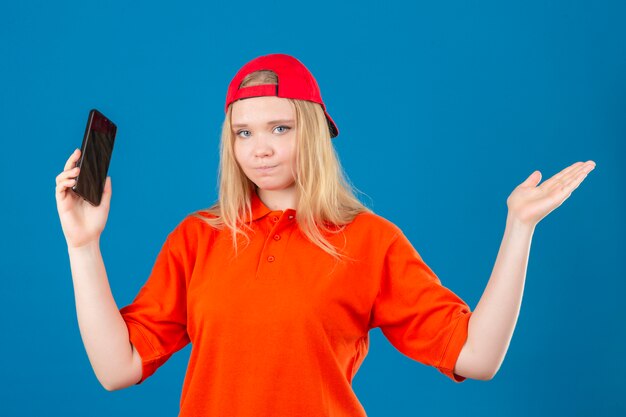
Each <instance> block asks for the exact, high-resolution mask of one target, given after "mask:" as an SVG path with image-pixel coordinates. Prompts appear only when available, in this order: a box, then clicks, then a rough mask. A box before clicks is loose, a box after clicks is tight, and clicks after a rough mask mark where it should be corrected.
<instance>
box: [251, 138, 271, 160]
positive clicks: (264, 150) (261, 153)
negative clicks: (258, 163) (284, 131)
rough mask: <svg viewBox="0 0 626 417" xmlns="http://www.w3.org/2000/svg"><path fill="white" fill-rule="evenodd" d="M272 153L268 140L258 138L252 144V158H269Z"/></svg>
mask: <svg viewBox="0 0 626 417" xmlns="http://www.w3.org/2000/svg"><path fill="white" fill-rule="evenodd" d="M273 153H274V150H273V149H272V146H271V144H270V143H269V138H265V137H260V138H258V139H257V140H256V142H255V144H254V156H256V157H258V158H262V157H265V156H271V155H272V154H273Z"/></svg>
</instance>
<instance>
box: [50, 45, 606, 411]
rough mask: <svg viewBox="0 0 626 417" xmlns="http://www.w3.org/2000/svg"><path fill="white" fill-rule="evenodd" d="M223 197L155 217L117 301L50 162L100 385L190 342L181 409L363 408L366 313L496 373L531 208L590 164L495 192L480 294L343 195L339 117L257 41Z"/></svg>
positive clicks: (422, 348)
mask: <svg viewBox="0 0 626 417" xmlns="http://www.w3.org/2000/svg"><path fill="white" fill-rule="evenodd" d="M225 110H226V117H225V120H224V124H223V128H222V137H221V159H220V185H219V201H218V202H217V203H216V204H215V205H214V206H212V207H210V208H208V209H205V210H198V211H197V212H194V213H191V214H189V215H188V216H186V217H185V218H184V219H183V220H182V221H181V222H180V223H179V224H178V225H177V227H176V228H175V229H174V230H173V231H172V232H171V233H170V234H169V235H168V237H167V239H166V241H165V243H164V245H163V247H162V249H161V251H160V253H159V255H158V257H157V259H156V262H155V265H154V268H153V270H152V272H151V274H150V276H149V278H148V280H147V281H146V283H145V285H144V286H143V288H142V289H141V291H140V292H139V294H138V295H137V297H136V298H135V300H134V301H133V302H132V303H131V304H130V305H127V306H125V307H123V308H122V309H119V310H118V308H117V306H116V304H115V301H114V299H113V297H112V295H111V291H110V287H109V284H108V281H107V276H106V272H105V267H104V263H103V260H102V256H101V254H100V251H99V238H100V234H101V233H102V230H103V229H104V226H105V223H106V219H107V216H108V210H109V205H110V199H111V194H112V188H111V179H110V178H107V182H106V186H105V191H104V195H103V199H102V203H101V205H100V206H98V207H93V206H90V205H89V204H88V203H85V202H84V201H82V200H81V199H80V198H79V197H77V196H76V195H74V194H73V193H72V192H68V190H67V189H68V187H71V186H72V185H73V183H74V179H73V178H74V177H76V176H77V174H78V168H74V166H75V163H76V161H77V160H78V158H79V151H78V150H77V151H75V152H74V154H72V155H71V156H70V158H69V159H68V160H67V163H66V165H65V168H64V171H63V172H62V173H61V174H59V176H58V177H57V181H56V182H57V188H56V199H57V207H58V212H59V216H60V219H61V224H62V227H63V232H64V234H65V238H66V240H67V244H68V251H69V256H70V262H71V270H72V278H73V282H74V289H75V295H76V308H77V314H78V320H79V326H80V331H81V336H82V338H83V341H84V344H85V347H86V350H87V353H88V356H89V359H90V361H91V364H92V366H93V368H94V371H95V373H96V375H97V377H98V379H99V381H100V382H101V383H102V385H103V386H104V387H105V388H106V389H107V390H117V389H121V388H124V387H128V386H131V385H133V384H139V383H141V382H143V381H144V380H145V379H146V378H148V377H149V376H150V375H152V374H153V373H154V372H155V371H156V369H157V368H158V367H159V366H161V365H162V364H163V363H164V362H165V361H167V359H168V358H169V357H170V356H171V355H172V354H173V353H175V352H176V351H178V350H180V349H181V348H183V347H184V346H186V345H187V344H188V343H190V342H191V343H192V351H191V357H190V361H189V368H188V370H187V374H186V378H185V381H184V385H183V389H182V395H181V413H180V415H181V416H224V415H230V416H255V417H259V416H287V415H290V416H291V415H294V416H295V415H297V416H323V415H333V416H351V417H354V416H365V411H364V409H363V407H362V406H361V404H360V402H359V401H358V399H357V398H356V396H355V394H354V392H353V390H352V386H351V383H352V379H353V377H354V375H355V374H356V372H357V370H358V368H359V366H360V365H361V363H362V361H363V359H364V358H365V356H366V354H367V351H368V346H369V337H368V332H369V330H370V329H372V328H375V327H379V328H380V329H381V331H382V332H383V334H384V335H385V336H386V337H387V338H388V339H389V341H390V342H391V343H392V344H393V345H394V346H395V347H396V348H397V349H398V350H399V351H400V352H402V353H403V354H405V355H407V356H408V357H410V358H412V359H414V360H416V361H419V362H421V363H424V364H426V365H429V366H432V367H435V368H436V369H438V370H439V371H440V372H442V373H443V374H444V375H446V376H448V377H449V378H451V379H452V380H453V381H456V382H461V381H463V380H465V379H466V378H473V379H480V380H489V379H491V378H493V376H494V375H495V373H496V372H497V370H498V369H499V367H500V364H501V363H502V361H503V359H504V356H505V354H506V351H507V348H508V345H509V341H510V339H511V336H512V334H513V330H514V328H515V323H516V321H517V316H518V312H519V309H520V304H521V299H522V292H523V287H524V280H525V275H526V265H527V262H528V254H529V249H530V242H531V238H532V235H533V232H534V228H535V226H536V225H537V224H538V222H539V221H540V220H541V219H542V218H543V217H545V216H546V215H547V214H548V213H550V212H551V211H552V210H554V209H555V208H556V207H558V206H559V205H560V204H562V203H563V201H564V200H565V199H567V198H568V197H569V195H570V194H571V192H572V191H573V190H574V189H576V188H577V187H578V185H579V184H580V183H581V182H582V181H583V179H584V178H585V177H586V175H587V174H588V173H589V172H590V171H591V170H592V169H593V168H594V166H595V164H594V163H593V161H588V162H586V163H582V162H577V163H575V164H573V165H571V166H569V167H567V168H565V169H564V170H563V171H561V172H559V173H558V174H556V175H555V176H554V177H552V178H550V179H549V180H547V181H545V182H544V183H543V184H542V185H541V186H537V184H538V183H539V181H540V179H541V174H540V173H539V172H538V171H535V172H533V173H532V174H531V175H530V176H529V177H528V178H527V179H526V180H525V181H524V182H523V183H522V184H520V185H519V186H517V187H516V188H515V190H514V191H513V192H512V193H511V195H510V196H509V197H508V199H507V206H508V216H507V221H506V229H505V231H504V238H503V241H502V244H501V247H500V251H499V253H498V257H497V259H496V263H495V266H494V269H493V273H492V276H491V278H490V280H489V283H488V285H487V287H486V289H485V292H484V294H483V296H482V298H481V299H480V302H479V303H478V305H477V306H476V308H475V309H474V310H473V311H471V310H470V308H469V307H468V305H467V304H466V303H465V302H464V301H463V300H462V299H460V298H459V297H458V296H457V295H456V294H455V293H453V292H452V291H451V290H449V289H448V288H446V287H444V286H443V285H442V284H441V282H440V281H439V279H438V278H437V276H436V275H435V274H434V273H433V271H432V270H431V269H430V268H429V267H428V266H427V265H426V264H425V263H424V261H423V260H422V258H421V257H420V255H419V254H418V252H417V251H416V250H415V249H414V248H413V246H412V245H411V243H410V242H409V241H408V239H407V238H406V236H405V235H404V234H403V233H402V231H401V230H400V229H399V228H398V227H397V226H396V225H394V224H393V223H391V222H389V221H388V220H386V219H384V218H382V217H380V216H378V215H376V214H374V213H373V212H372V211H371V210H369V209H368V208H366V207H365V206H363V205H362V204H361V203H360V202H359V200H358V199H357V198H356V197H355V196H354V194H353V192H352V190H351V188H350V186H349V185H348V183H347V181H346V180H345V178H344V176H343V174H342V170H341V167H340V164H339V161H338V160H337V157H336V154H335V152H334V149H333V145H332V140H333V139H332V138H333V137H335V136H337V135H338V134H339V130H338V128H337V126H336V124H335V123H334V121H333V120H332V119H331V117H330V115H329V114H328V112H327V111H326V107H325V105H324V103H323V101H322V98H321V95H320V91H319V88H318V85H317V82H316V81H315V79H314V77H313V76H312V74H311V73H310V72H309V71H308V70H307V68H306V67H305V66H304V65H303V64H302V63H301V62H300V61H298V60H297V59H296V58H294V57H292V56H289V55H285V54H270V55H265V56H261V57H258V58H255V59H254V60H252V61H250V62H248V63H247V64H245V65H244V66H243V67H242V68H241V69H240V70H239V71H238V73H237V74H236V75H235V77H234V79H233V80H232V81H231V83H230V86H229V88H228V93H227V98H226V106H225Z"/></svg>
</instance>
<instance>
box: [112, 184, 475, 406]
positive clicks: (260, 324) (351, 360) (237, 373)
mask: <svg viewBox="0 0 626 417" xmlns="http://www.w3.org/2000/svg"><path fill="white" fill-rule="evenodd" d="M252 209H253V211H252V221H251V226H252V228H253V230H254V233H253V234H251V236H250V237H251V242H250V245H249V246H248V247H246V248H245V249H240V250H239V255H238V256H237V257H235V256H234V251H233V248H232V241H231V237H230V232H229V231H228V230H226V229H225V230H222V231H219V230H217V229H213V228H211V227H210V226H208V225H207V224H205V223H203V222H202V221H201V220H200V219H198V218H195V217H192V216H191V215H189V216H187V217H186V218H184V219H183V220H182V221H181V222H180V223H179V224H178V225H177V226H176V228H175V229H174V230H173V231H172V232H171V233H170V234H169V235H168V237H167V239H166V241H165V243H164V245H163V247H162V249H161V251H160V253H159V254H158V257H157V259H156V262H155V264H154V267H153V269H152V272H151V274H150V276H149V277H148V280H147V281H146V283H145V285H144V286H143V287H142V289H141V290H140V291H139V293H138V295H137V297H136V298H135V300H134V301H133V302H132V303H131V304H130V305H127V306H125V307H123V308H122V309H120V312H121V313H122V317H123V318H124V320H125V321H126V324H127V325H128V330H129V335H130V341H131V342H132V344H133V345H134V346H135V348H136V349H137V351H138V352H139V354H140V356H141V358H142V363H143V376H142V379H141V380H140V381H139V382H138V383H141V382H143V381H144V380H145V379H146V378H148V377H149V376H150V375H152V374H153V373H154V372H155V371H156V370H157V368H158V367H159V366H161V365H162V364H163V363H164V362H165V361H167V360H168V358H169V357H170V356H171V355H172V354H173V353H174V352H176V351H178V350H180V349H182V348H183V347H184V346H186V345H187V344H188V343H189V342H191V343H192V350H191V356H190V360H189V367H188V369H187V373H186V376H185V380H184V383H183V387H182V394H181V399H180V407H181V410H180V416H184V417H191V416H195V417H197V416H216V417H217V416H219V417H223V416H233V417H265V416H300V417H306V416H311V417H313V416H314V417H320V416H345V417H358V416H365V415H366V414H365V410H364V409H363V406H362V405H361V403H360V402H359V400H358V399H357V397H356V395H355V393H354V391H353V390H352V379H353V378H354V375H355V374H356V372H357V370H358V369H359V367H360V365H361V363H362V362H363V359H364V358H365V356H366V355H367V352H368V348H369V334H368V331H369V330H370V329H372V328H375V327H379V328H380V329H381V330H382V333H383V334H384V335H385V336H386V337H387V339H388V340H389V341H390V342H391V344H392V345H393V346H394V347H395V348H396V349H398V350H399V351H400V352H401V353H403V354H404V355H406V356H408V357H409V358H411V359H414V360H416V361H419V362H421V363H423V364H426V365H428V366H433V367H435V368H436V369H438V370H439V371H440V372H442V373H443V374H445V375H447V376H448V377H449V378H451V379H452V380H454V381H456V382H462V381H463V380H465V378H463V377H460V376H458V375H455V374H453V372H452V370H453V369H454V364H455V363H456V360H457V357H458V355H459V352H460V351H461V348H462V347H463V344H464V343H465V341H466V339H467V329H468V321H469V318H470V316H471V314H472V312H471V311H470V308H469V307H468V305H467V304H466V303H465V302H463V300H462V299H460V298H459V297H458V296H457V295H455V293H453V292H452V291H451V290H449V289H448V288H446V287H444V286H443V285H442V284H441V282H440V281H439V279H438V278H437V276H436V275H435V274H434V273H433V271H431V269H430V268H429V267H428V266H427V265H426V264H425V263H424V261H423V260H422V259H421V257H420V255H419V254H418V253H417V251H416V250H415V249H414V248H413V246H412V245H411V243H410V242H409V241H408V239H407V238H406V237H405V235H404V234H403V233H402V231H401V230H400V229H399V228H398V227H397V226H395V225H394V224H393V223H391V222H390V221H388V220H386V219H384V218H382V217H380V216H378V215H376V214H372V213H361V214H359V215H358V216H357V217H356V218H355V219H354V221H353V222H352V223H350V224H349V225H348V226H347V227H346V228H345V230H344V232H343V233H341V234H338V235H335V236H332V235H331V236H330V237H329V240H330V241H331V242H332V243H333V244H334V245H335V246H339V247H342V246H344V244H345V252H347V254H348V255H349V256H350V257H351V258H352V261H348V262H346V263H337V262H335V260H334V259H333V258H332V257H331V256H330V255H328V254H326V252H324V251H322V250H321V249H319V248H318V247H317V246H315V245H313V244H312V243H310V242H309V241H308V240H307V239H306V237H305V236H304V234H302V233H301V232H300V230H299V229H298V226H297V223H296V221H295V214H296V213H295V211H294V210H292V209H288V210H285V211H272V210H270V209H269V208H267V207H266V206H265V205H264V204H263V202H262V201H261V200H260V199H259V198H258V196H256V194H255V195H254V196H253V201H252ZM208 215H209V214H208V213H207V216H208Z"/></svg>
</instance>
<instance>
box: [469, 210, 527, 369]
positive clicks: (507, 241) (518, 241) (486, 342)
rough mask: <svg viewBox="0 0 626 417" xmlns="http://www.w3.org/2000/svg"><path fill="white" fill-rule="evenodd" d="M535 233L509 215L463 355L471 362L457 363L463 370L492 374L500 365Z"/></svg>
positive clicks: (506, 347)
mask: <svg viewBox="0 0 626 417" xmlns="http://www.w3.org/2000/svg"><path fill="white" fill-rule="evenodd" d="M533 233H534V226H529V225H528V224H524V223H522V222H520V221H518V220H516V218H515V217H513V216H511V215H510V214H509V215H508V216H507V220H506V227H505V230H504V237H503V239H502V243H501V244H500V249H499V251H498V255H497V258H496V262H495V265H494V267H493V271H492V273H491V277H490V279H489V282H488V283H487V287H486V288H485V291H484V292H483V295H482V297H481V298H480V301H479V302H478V304H477V306H476V308H475V309H474V311H473V313H472V317H471V318H470V321H469V325H468V338H467V343H466V347H467V350H468V352H467V355H464V356H465V357H466V358H468V359H469V360H470V361H471V363H458V364H457V366H458V367H459V372H461V374H463V369H472V371H473V372H475V373H477V374H478V375H481V376H482V377H483V378H491V377H493V375H495V373H496V372H497V371H498V369H499V368H500V365H501V364H502V362H503V360H504V357H505V355H506V352H507V350H508V347H509V342H510V341H511V337H512V336H513V331H514V329H515V325H516V323H517V318H518V316H519V311H520V306H521V303H522V295H523V292H524V282H525V280H526V269H527V265H528V256H529V252H530V245H531V240H532V235H533ZM464 349H465V348H464ZM459 359H461V357H459ZM468 367H469V368H468Z"/></svg>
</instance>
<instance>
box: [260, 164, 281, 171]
mask: <svg viewBox="0 0 626 417" xmlns="http://www.w3.org/2000/svg"><path fill="white" fill-rule="evenodd" d="M277 166H278V165H264V166H261V167H256V168H255V169H259V170H268V169H272V168H276V167H277Z"/></svg>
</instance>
